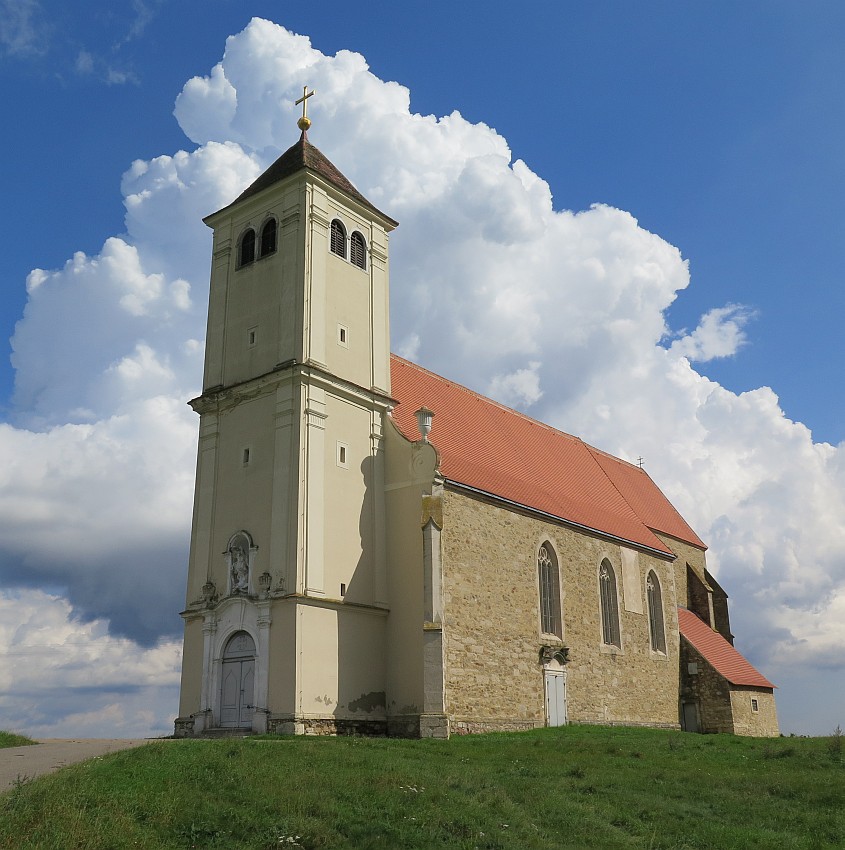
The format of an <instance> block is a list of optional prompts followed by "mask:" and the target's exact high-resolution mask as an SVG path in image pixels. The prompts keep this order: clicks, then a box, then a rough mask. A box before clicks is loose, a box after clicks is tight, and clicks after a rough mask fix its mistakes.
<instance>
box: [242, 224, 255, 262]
mask: <svg viewBox="0 0 845 850" xmlns="http://www.w3.org/2000/svg"><path fill="white" fill-rule="evenodd" d="M254 259H255V231H254V230H253V229H252V228H251V227H250V229H249V230H247V231H246V233H244V235H243V236H241V250H240V251H239V254H238V265H239V266H247V265H249V264H250V263H251V262H252V261H253V260H254Z"/></svg>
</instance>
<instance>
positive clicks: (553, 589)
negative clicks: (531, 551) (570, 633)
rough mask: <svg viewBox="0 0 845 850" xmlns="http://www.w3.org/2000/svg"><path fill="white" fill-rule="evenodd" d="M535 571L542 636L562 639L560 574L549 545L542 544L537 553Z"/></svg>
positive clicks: (552, 550)
mask: <svg viewBox="0 0 845 850" xmlns="http://www.w3.org/2000/svg"><path fill="white" fill-rule="evenodd" d="M537 571H538V573H539V579H540V629H541V630H542V632H543V633H544V634H547V635H557V636H558V637H563V629H562V628H561V620H560V574H559V572H558V568H557V558H556V557H555V552H554V549H552V547H551V544H550V543H544V544H543V545H542V546H541V547H540V551H539V552H538V553H537Z"/></svg>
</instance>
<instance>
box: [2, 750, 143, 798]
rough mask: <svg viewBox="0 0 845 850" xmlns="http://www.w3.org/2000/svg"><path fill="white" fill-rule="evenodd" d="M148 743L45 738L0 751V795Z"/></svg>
mask: <svg viewBox="0 0 845 850" xmlns="http://www.w3.org/2000/svg"><path fill="white" fill-rule="evenodd" d="M149 743H150V741H149V739H146V738H45V739H44V740H42V741H39V742H38V743H37V744H30V745H29V746H27V747H6V748H5V749H0V794H2V793H4V792H6V791H8V790H9V789H10V788H12V786H14V784H15V782H16V781H17V780H19V779H21V780H23V779H34V778H35V777H36V776H41V775H43V774H45V773H52V772H53V771H54V770H58V769H59V768H60V767H64V766H65V765H68V764H75V763H76V762H78V761H85V759H90V758H94V757H95V756H102V755H105V754H106V753H113V752H116V751H117V750H128V749H130V748H131V747H140V746H143V745H144V744H149Z"/></svg>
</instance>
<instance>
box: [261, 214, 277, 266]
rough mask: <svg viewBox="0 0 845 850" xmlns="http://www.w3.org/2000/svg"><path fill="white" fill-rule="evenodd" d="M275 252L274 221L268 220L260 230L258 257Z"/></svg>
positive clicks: (272, 219)
mask: <svg viewBox="0 0 845 850" xmlns="http://www.w3.org/2000/svg"><path fill="white" fill-rule="evenodd" d="M275 251H276V219H274V218H268V219H267V221H266V222H265V224H264V227H262V228H261V249H260V250H259V252H258V256H259V257H266V256H267V255H268V254H273V253H275Z"/></svg>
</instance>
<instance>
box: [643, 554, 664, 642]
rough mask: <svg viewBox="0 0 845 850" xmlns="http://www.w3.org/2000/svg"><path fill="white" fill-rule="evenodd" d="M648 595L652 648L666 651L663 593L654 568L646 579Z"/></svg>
mask: <svg viewBox="0 0 845 850" xmlns="http://www.w3.org/2000/svg"><path fill="white" fill-rule="evenodd" d="M645 589H646V597H647V599H648V630H649V634H650V635H651V648H652V650H653V651H654V652H663V653H665V652H666V630H665V628H664V626H663V594H661V592H660V581H659V580H658V578H657V574H656V573H655V572H654V570H651V571H650V572H649V574H648V577H647V578H646V580H645Z"/></svg>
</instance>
